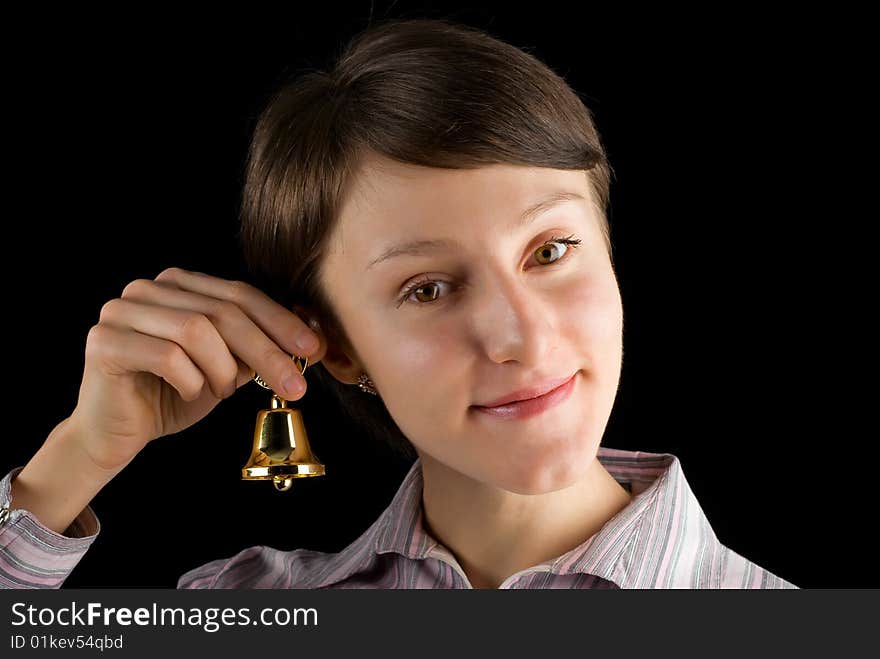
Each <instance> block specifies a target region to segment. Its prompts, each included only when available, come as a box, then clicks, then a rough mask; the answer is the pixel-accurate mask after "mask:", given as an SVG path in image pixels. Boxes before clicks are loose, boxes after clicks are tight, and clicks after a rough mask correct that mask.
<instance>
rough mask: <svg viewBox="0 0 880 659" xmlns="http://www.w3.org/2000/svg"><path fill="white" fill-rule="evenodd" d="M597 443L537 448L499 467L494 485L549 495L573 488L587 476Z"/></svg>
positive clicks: (565, 444)
mask: <svg viewBox="0 0 880 659" xmlns="http://www.w3.org/2000/svg"><path fill="white" fill-rule="evenodd" d="M598 443H599V442H598V441H596V442H588V443H586V444H585V443H584V442H583V438H581V439H580V441H578V442H577V444H571V443H566V442H562V443H559V444H556V445H554V446H546V445H545V446H543V447H535V448H536V450H535V451H524V452H521V454H520V455H517V456H509V458H508V459H506V460H505V461H504V463H503V464H500V465H496V466H495V469H493V471H494V473H495V478H494V479H493V480H494V481H495V485H497V486H498V487H500V488H502V489H505V490H507V491H509V492H515V493H517V494H529V495H534V494H547V493H549V492H556V491H558V490H563V489H565V488H567V487H571V486H572V485H574V484H575V483H577V482H578V481H579V480H580V479H581V478H583V477H584V475H585V474H586V473H587V471H588V469H589V467H590V464H591V462H592V461H593V459H594V458H595V456H596V451H597V446H598Z"/></svg>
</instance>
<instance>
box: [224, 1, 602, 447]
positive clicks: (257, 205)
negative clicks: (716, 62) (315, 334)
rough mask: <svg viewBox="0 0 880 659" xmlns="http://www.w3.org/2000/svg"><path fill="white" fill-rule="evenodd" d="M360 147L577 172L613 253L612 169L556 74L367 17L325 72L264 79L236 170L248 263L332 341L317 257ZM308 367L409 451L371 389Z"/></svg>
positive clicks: (472, 33) (428, 23) (474, 39)
mask: <svg viewBox="0 0 880 659" xmlns="http://www.w3.org/2000/svg"><path fill="white" fill-rule="evenodd" d="M369 152H374V153H378V154H381V155H383V156H385V157H387V158H391V159H394V160H395V161H398V162H401V163H406V164H412V165H421V166H427V167H438V168H449V169H469V168H477V167H481V166H486V165H491V164H515V165H524V166H533V167H550V168H556V169H566V170H583V171H584V172H585V175H586V177H587V179H588V184H589V189H590V191H591V193H592V197H593V200H592V201H593V204H594V206H595V207H596V211H597V213H598V216H599V218H600V222H601V229H602V233H603V237H604V240H605V246H606V249H607V251H608V254H609V257H611V256H612V251H611V239H610V230H609V226H608V219H607V214H606V209H607V207H608V204H609V187H610V180H611V176H612V173H613V172H612V168H611V166H610V164H609V162H608V159H607V157H606V154H605V149H604V147H603V145H602V143H601V139H600V137H599V134H598V132H597V130H596V127H595V126H594V122H593V117H592V114H591V112H590V110H589V109H588V108H587V107H586V105H585V104H584V103H583V102H582V100H581V99H580V97H579V95H578V94H577V93H576V92H575V91H574V90H573V89H572V88H571V87H570V86H569V85H568V83H567V82H566V81H565V80H564V79H563V78H562V77H560V76H559V75H558V74H556V73H555V72H554V71H553V70H552V69H550V68H549V67H548V66H547V65H546V64H544V63H543V62H541V61H540V60H538V59H537V58H535V57H534V56H533V55H531V54H529V53H527V52H525V51H524V50H521V49H520V48H518V47H516V46H514V45H511V44H509V43H506V42H504V41H502V40H500V39H498V38H496V37H494V36H492V35H490V34H489V33H488V32H486V31H483V30H480V29H477V28H474V27H471V26H467V25H462V24H458V23H455V22H452V21H450V20H448V19H442V18H431V19H428V18H420V19H387V20H383V21H381V22H375V23H373V24H372V25H370V26H369V27H368V28H367V29H365V30H364V31H362V32H360V33H359V34H357V35H355V36H354V37H353V38H352V39H351V40H350V41H349V42H348V44H347V45H345V46H344V47H343V48H342V50H341V52H339V53H337V54H336V57H335V59H334V61H333V62H332V65H331V66H330V67H329V70H326V71H325V70H318V69H315V68H313V67H310V68H308V69H306V70H304V71H303V70H300V71H298V72H297V73H295V74H293V75H291V76H289V77H288V78H287V79H286V80H285V81H284V82H283V83H282V84H281V85H280V86H279V87H278V88H277V89H274V90H273V92H272V94H271V97H270V100H269V102H268V104H267V105H266V107H265V108H264V109H263V110H262V112H261V113H260V115H259V117H258V118H257V121H256V125H255V127H254V131H253V137H252V140H251V144H250V148H249V151H248V156H247V163H246V165H245V169H244V186H243V193H242V203H241V211H240V221H241V227H240V234H239V239H240V242H241V247H242V250H243V254H244V259H245V264H246V266H247V268H248V270H249V272H250V274H251V275H252V276H253V278H254V279H255V280H256V284H257V285H258V286H259V287H260V288H261V289H262V290H264V291H265V292H266V293H267V294H269V295H270V296H271V297H272V298H273V299H275V300H277V301H278V302H279V303H281V304H284V306H285V307H286V308H288V309H292V308H293V306H294V305H295V304H299V305H302V306H303V307H305V308H307V309H308V310H309V313H310V314H311V315H313V316H314V317H315V318H316V319H317V320H318V322H319V324H320V327H321V330H322V331H323V332H324V333H325V335H326V337H327V340H328V341H332V342H335V343H336V345H338V346H344V347H346V348H350V347H351V342H350V340H349V338H348V334H347V333H346V331H345V328H344V327H343V325H342V323H341V322H340V320H339V317H338V315H337V313H336V311H335V309H334V306H333V300H332V297H331V296H330V295H329V292H328V291H327V290H326V289H325V287H324V286H323V283H322V278H321V272H322V270H321V264H322V263H323V259H324V256H325V254H326V253H327V243H328V238H329V236H330V235H331V233H332V231H333V228H334V226H335V224H336V223H337V222H338V220H339V209H340V202H341V199H342V196H343V194H344V193H345V191H346V190H348V189H349V187H350V186H352V185H353V182H354V180H355V177H356V176H357V171H358V166H359V164H360V163H361V162H362V157H363V156H364V155H365V154H367V153H369ZM612 264H613V258H612ZM309 372H310V373H311V374H312V379H311V380H310V383H312V384H313V383H314V382H317V383H318V385H319V387H320V389H321V390H323V391H325V392H327V393H329V395H330V396H331V397H332V398H333V399H335V400H336V401H337V402H338V403H339V405H340V406H341V407H342V408H343V410H344V411H345V413H347V414H348V415H349V417H350V418H351V419H352V420H353V421H355V422H356V423H357V424H359V426H361V427H363V428H364V429H365V430H366V431H367V433H368V434H369V435H370V436H371V437H372V438H373V439H376V440H378V441H381V442H384V443H385V444H386V445H387V446H389V447H390V448H391V449H393V450H394V451H396V452H397V453H398V454H400V455H402V456H404V457H406V458H409V459H413V458H414V457H415V455H416V453H415V451H414V447H413V445H412V443H411V442H410V441H409V439H408V438H407V437H406V436H405V435H404V434H403V432H402V431H401V430H400V428H399V427H398V425H397V424H396V423H395V421H394V419H393V418H392V417H391V415H390V414H389V412H388V410H387V408H386V407H385V404H384V403H383V401H382V399H381V396H373V395H370V394H367V393H364V392H362V391H360V389H359V388H358V387H357V386H353V385H346V384H343V383H341V382H339V381H338V380H336V378H335V377H333V376H332V374H330V373H329V372H328V371H327V370H326V369H325V368H324V366H323V364H321V363H320V362H318V363H317V364H315V365H314V368H313V369H311V370H310V371H309Z"/></svg>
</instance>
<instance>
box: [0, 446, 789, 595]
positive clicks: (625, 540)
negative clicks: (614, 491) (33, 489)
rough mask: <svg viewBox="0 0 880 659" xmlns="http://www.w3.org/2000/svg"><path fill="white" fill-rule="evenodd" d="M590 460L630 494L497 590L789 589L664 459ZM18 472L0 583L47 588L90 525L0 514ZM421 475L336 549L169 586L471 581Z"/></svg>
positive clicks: (1, 537) (412, 474) (266, 555)
mask: <svg viewBox="0 0 880 659" xmlns="http://www.w3.org/2000/svg"><path fill="white" fill-rule="evenodd" d="M597 457H598V459H599V461H600V462H601V463H602V465H603V466H604V467H605V468H606V469H607V471H608V473H609V474H611V476H612V477H613V478H614V479H615V480H617V482H619V483H620V484H621V485H622V486H623V487H624V488H626V489H627V490H628V491H629V492H630V493H631V494H632V499H631V501H630V503H629V504H628V505H627V506H626V507H625V508H623V509H622V510H620V511H619V512H618V513H617V514H616V515H615V516H614V517H612V518H611V519H610V520H608V521H607V522H606V523H605V524H604V525H603V526H602V528H601V529H599V531H597V532H596V533H595V534H594V535H592V536H591V537H590V538H588V539H587V540H585V541H584V542H583V543H581V544H580V545H578V546H577V547H575V548H574V549H572V550H570V551H568V552H566V553H564V554H563V555H561V556H558V557H556V558H553V559H550V560H548V561H545V562H543V563H540V564H538V565H534V566H532V567H529V568H527V569H525V570H522V571H520V572H517V573H516V574H513V575H510V576H509V577H508V578H507V579H505V581H504V582H503V583H502V584H501V585H500V586H499V588H504V589H509V588H609V589H614V588H637V589H647V588H730V589H741V588H786V589H787V588H794V589H796V588H798V587H797V586H795V585H794V584H792V583H791V582H789V581H786V580H784V579H782V578H780V577H778V576H776V575H775V574H772V573H771V572H769V571H768V570H766V569H764V568H763V567H761V566H759V565H757V564H755V563H753V562H751V561H749V560H747V559H746V558H744V557H743V556H741V555H740V554H738V553H736V552H735V551H733V550H732V549H730V548H728V547H726V546H724V545H723V544H722V543H721V542H719V540H718V538H717V537H716V536H715V533H714V531H713V530H712V527H711V525H710V524H709V520H708V519H707V518H706V516H705V514H704V512H703V510H702V508H701V507H700V504H699V503H698V502H697V499H696V497H695V496H694V493H693V491H692V490H691V488H690V486H689V485H688V482H687V480H686V479H685V476H684V473H683V472H682V469H681V463H680V461H679V460H678V458H677V457H676V456H674V455H672V454H670V453H648V452H644V451H625V450H622V449H613V448H609V447H605V446H600V447H599V449H598V453H597ZM21 469H22V467H17V468H15V469H13V470H12V471H10V472H9V473H8V474H7V475H6V476H5V477H4V478H3V480H2V481H0V586H3V587H6V588H59V587H60V586H61V584H62V583H63V582H64V580H65V579H66V578H67V575H68V574H70V572H71V570H73V568H74V567H75V566H76V564H77V563H78V562H79V560H80V559H81V558H82V556H83V555H84V554H85V552H86V551H87V550H88V548H89V546H90V545H91V543H92V542H93V541H94V540H95V538H96V537H97V535H98V533H99V531H100V523H99V522H98V518H97V516H96V515H95V513H94V511H93V510H92V508H91V506H86V508H85V509H84V510H83V512H81V513H80V515H79V516H78V517H77V518H76V519H75V520H74V521H73V522H72V523H71V525H70V527H69V528H68V529H67V530H66V531H65V533H64V534H59V533H56V532H54V531H52V530H50V529H48V528H46V527H45V526H43V525H42V524H41V523H40V522H39V521H38V520H37V519H36V518H35V517H34V516H33V515H32V514H31V513H30V512H28V511H26V510H22V509H15V510H12V511H8V510H7V509H8V505H9V491H10V482H11V480H10V479H11V478H12V477H14V476H15V475H16V474H17V473H18V472H19V471H20V470H21ZM422 483H423V481H422V470H421V460H420V459H416V461H415V462H414V463H413V465H412V467H411V468H410V470H409V472H408V473H407V475H406V476H405V477H404V479H403V482H402V483H401V485H400V487H399V489H398V490H397V493H396V494H395V496H394V498H393V499H392V501H391V503H390V504H389V505H388V507H387V508H386V509H385V511H384V512H383V513H382V515H381V516H380V517H379V519H377V520H376V521H375V522H374V523H373V524H372V525H371V526H370V527H369V528H368V529H367V530H366V531H364V532H363V533H362V534H361V535H360V536H359V537H358V538H357V539H356V540H354V541H353V542H351V543H350V544H349V545H348V546H347V547H345V548H344V549H343V550H342V551H339V552H321V551H314V550H310V549H296V550H293V551H282V550H279V549H273V548H271V547H267V546H264V545H258V546H255V547H248V548H247V549H244V550H242V551H240V552H239V553H237V554H236V555H234V556H232V557H229V558H220V559H217V560H214V561H211V562H209V563H206V564H204V565H201V566H199V567H196V568H194V569H192V570H189V571H188V572H185V573H184V574H183V575H182V576H181V577H180V578H179V580H178V583H177V587H178V588H306V589H318V588H420V589H421V588H472V586H471V584H470V582H469V581H468V578H467V576H466V575H465V573H464V571H463V570H462V568H461V566H460V565H459V563H458V561H457V560H456V558H455V556H454V555H453V554H452V553H451V552H450V551H449V550H448V549H447V548H446V547H444V546H443V545H442V544H440V543H439V542H438V541H437V540H436V539H434V538H433V537H431V535H430V534H429V533H428V532H427V531H426V530H425V528H424V526H423V524H422V522H423V517H422V515H423V509H422V500H421V499H422ZM4 513H5V519H4Z"/></svg>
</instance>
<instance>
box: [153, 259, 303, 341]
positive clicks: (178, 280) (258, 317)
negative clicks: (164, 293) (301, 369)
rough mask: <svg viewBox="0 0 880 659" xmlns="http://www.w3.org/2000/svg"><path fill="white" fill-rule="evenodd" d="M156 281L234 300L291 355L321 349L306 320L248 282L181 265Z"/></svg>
mask: <svg viewBox="0 0 880 659" xmlns="http://www.w3.org/2000/svg"><path fill="white" fill-rule="evenodd" d="M154 281H156V282H170V283H172V284H173V285H175V286H177V287H179V288H181V289H184V290H188V291H192V292H194V293H201V294H202V295H207V296H208V297H212V298H217V299H220V300H228V301H229V302H234V303H235V304H236V305H238V306H239V307H241V309H242V310H243V311H244V312H245V314H247V315H248V317H250V318H251V319H252V320H253V321H254V322H255V323H256V324H257V325H259V326H260V327H261V328H262V329H263V331H264V332H265V333H266V334H267V335H268V336H269V337H270V338H271V339H272V340H273V341H274V342H275V343H277V344H278V345H279V346H281V348H282V349H284V350H286V351H287V352H288V354H291V355H299V356H302V357H305V356H310V355H312V354H313V353H314V352H315V351H316V350H317V349H318V345H319V337H318V336H317V334H316V333H315V332H313V331H312V329H311V328H310V327H309V326H308V324H307V323H306V322H304V321H303V320H302V319H301V318H300V317H299V316H297V315H296V314H295V313H293V311H291V310H290V309H287V308H285V307H284V306H283V305H281V304H278V303H277V302H276V301H275V300H273V299H272V298H270V297H269V296H268V295H266V294H265V293H263V291H261V290H259V289H258V288H255V287H254V286H251V285H250V284H248V283H246V282H243V281H230V280H228V279H221V278H219V277H214V276H211V275H207V274H205V273H203V272H194V271H190V270H183V269H182V268H168V269H166V270H163V271H162V272H161V273H159V275H158V276H157V277H156V278H155V279H154Z"/></svg>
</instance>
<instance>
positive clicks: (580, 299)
mask: <svg viewBox="0 0 880 659" xmlns="http://www.w3.org/2000/svg"><path fill="white" fill-rule="evenodd" d="M566 308H567V309H568V311H567V312H566V313H565V314H564V315H563V316H562V318H563V323H564V326H565V332H566V333H567V334H568V335H570V336H571V337H572V339H573V340H574V345H579V346H583V347H585V348H586V349H587V350H588V352H590V353H592V354H594V355H596V356H599V355H603V354H605V353H607V352H608V351H609V348H613V347H614V346H616V345H617V344H619V343H620V342H621V341H622V334H623V306H622V301H621V298H620V289H619V288H618V286H617V281H616V280H615V279H614V277H613V276H608V275H605V276H601V277H592V278H590V279H588V280H586V281H585V282H584V283H583V284H582V285H580V286H576V287H574V290H573V293H572V294H571V295H570V296H568V298H567V299H566ZM612 352H613V351H612ZM609 356H613V355H609Z"/></svg>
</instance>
